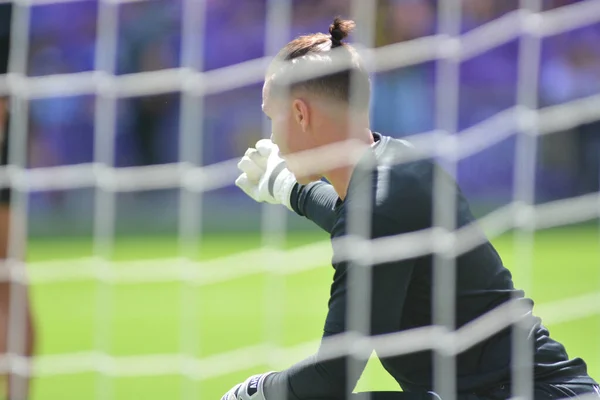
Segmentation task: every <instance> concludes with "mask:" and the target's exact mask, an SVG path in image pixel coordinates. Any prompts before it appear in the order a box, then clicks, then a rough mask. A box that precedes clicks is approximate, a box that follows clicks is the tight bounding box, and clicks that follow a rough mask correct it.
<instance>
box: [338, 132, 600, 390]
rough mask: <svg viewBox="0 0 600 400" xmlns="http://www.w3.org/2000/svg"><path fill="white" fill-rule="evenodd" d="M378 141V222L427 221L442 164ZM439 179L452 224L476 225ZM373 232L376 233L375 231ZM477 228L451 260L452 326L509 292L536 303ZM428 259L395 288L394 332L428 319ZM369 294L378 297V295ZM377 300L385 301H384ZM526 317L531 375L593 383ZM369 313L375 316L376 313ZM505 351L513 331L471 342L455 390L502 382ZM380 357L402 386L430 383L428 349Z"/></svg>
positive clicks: (398, 226)
mask: <svg viewBox="0 0 600 400" xmlns="http://www.w3.org/2000/svg"><path fill="white" fill-rule="evenodd" d="M376 139H378V143H377V144H376V146H375V149H374V153H375V157H376V161H377V165H378V167H377V170H376V173H375V174H376V175H375V176H374V177H372V178H373V179H367V180H366V181H369V185H370V186H371V188H372V194H373V201H374V206H373V212H374V215H377V218H378V220H379V221H384V222H383V223H384V224H386V225H387V226H386V227H384V228H383V229H384V230H385V231H386V235H389V234H390V233H392V234H401V233H406V232H412V231H418V230H422V229H427V228H430V227H432V215H433V199H434V184H433V182H434V174H435V173H436V172H435V171H436V170H437V169H438V168H439V167H437V166H436V165H435V164H434V163H432V162H431V161H429V160H419V161H411V162H405V163H397V161H398V160H399V159H402V156H403V155H407V156H411V155H414V154H415V150H414V149H413V148H412V147H410V146H409V145H407V144H406V143H405V142H403V141H400V140H396V139H392V138H389V137H383V136H379V135H376ZM360 180H361V179H360V178H355V177H354V176H353V179H352V181H351V183H350V186H351V187H350V189H349V190H352V185H355V186H358V185H359V183H358V182H359V181H360ZM363 182H365V181H364V180H363ZM437 184H438V185H439V186H440V187H439V189H438V190H440V189H441V190H440V192H436V193H438V194H439V193H452V194H455V195H456V209H455V212H456V225H457V227H464V226H466V225H470V224H473V223H474V222H475V218H474V217H473V215H472V213H471V211H470V209H469V205H468V203H467V201H466V199H465V197H464V196H463V194H462V193H461V192H460V190H459V189H458V187H457V185H456V183H455V182H454V180H453V179H452V178H450V177H449V176H448V175H445V174H444V178H443V179H442V180H439V181H437ZM438 194H435V195H436V196H437V195H438ZM346 203H347V202H346ZM346 207H347V204H344V205H343V206H342V208H344V209H345V208H346ZM341 211H342V212H341V214H340V215H342V217H341V218H340V221H341V222H342V223H345V222H344V221H345V216H344V215H345V212H343V211H344V210H341ZM382 216H383V218H382ZM385 221H388V222H385ZM375 229H377V228H375ZM374 234H375V235H377V232H374ZM478 234H479V235H480V238H481V240H480V244H479V245H478V246H476V247H475V248H472V249H467V250H465V251H464V252H463V253H462V254H460V255H458V256H457V258H456V260H455V266H456V279H455V288H456V312H455V316H456V318H455V325H456V327H461V326H463V325H464V324H466V323H468V322H469V321H472V320H473V319H475V318H477V317H479V316H481V315H483V314H485V313H486V312H489V311H490V310H492V309H494V308H495V307H497V306H498V305H500V304H502V303H504V302H506V301H508V300H509V299H511V298H516V299H519V300H518V301H521V302H523V304H524V305H525V306H526V308H527V309H528V310H531V309H532V308H533V302H532V301H531V300H530V299H527V298H525V297H524V294H523V292H522V291H520V290H516V289H515V288H514V286H513V282H512V277H511V274H510V272H509V271H508V269H506V268H505V267H504V266H503V263H502V260H501V258H500V256H499V255H498V253H497V252H496V250H495V249H494V247H493V246H492V245H491V244H490V243H489V241H488V240H487V239H486V238H485V235H484V234H483V232H479V233H478ZM433 262H434V261H433V256H432V255H426V256H422V257H419V258H416V259H413V260H412V267H411V268H412V273H411V274H410V283H409V284H408V286H407V289H406V290H399V291H398V296H405V300H404V307H403V311H402V314H401V320H400V321H397V322H398V325H397V328H398V330H406V329H410V328H415V327H422V326H428V325H431V324H432V294H433V293H432V273H433ZM404 265H406V264H404ZM374 276H375V277H376V278H375V279H385V272H384V273H383V274H380V275H377V274H375V275H374ZM399 287H400V285H399ZM373 296H377V293H374V294H373ZM382 301H383V303H386V301H385V300H384V299H382ZM374 313H377V310H374ZM523 317H524V318H526V319H528V320H529V321H530V322H531V335H530V337H531V338H532V339H533V340H535V344H534V349H535V356H534V363H535V375H536V379H544V380H547V381H550V382H563V381H564V379H567V380H569V381H571V382H581V383H593V382H594V381H593V380H592V379H591V378H589V377H588V376H587V374H586V366H585V363H584V362H583V361H582V360H581V359H574V360H568V357H567V354H566V352H565V349H564V347H563V346H562V345H560V344H559V343H557V342H555V341H553V340H552V339H550V338H549V336H548V331H547V330H546V329H545V328H544V327H543V326H541V324H540V320H539V319H538V318H536V317H534V316H533V315H532V314H531V312H528V313H527V314H525V315H524V316H523ZM373 318H374V319H377V316H374V317H373ZM375 333H385V332H375ZM510 357H511V330H510V329H505V330H503V331H501V332H499V333H497V334H496V335H494V336H492V337H491V338H489V339H487V340H485V341H483V342H482V343H477V344H474V346H473V347H471V348H470V349H468V350H467V351H465V352H464V353H462V354H460V355H459V356H458V357H457V376H458V379H457V380H458V389H459V390H460V391H477V389H478V388H485V387H487V388H489V387H490V385H492V386H493V385H494V384H500V383H506V382H507V381H508V380H509V379H510V367H511V361H510ZM382 363H383V365H384V367H385V368H386V369H387V370H388V372H390V373H391V374H392V375H393V376H394V377H395V378H396V380H398V382H399V383H400V384H401V385H402V387H403V388H404V390H422V389H423V388H426V389H431V385H432V365H433V364H432V363H433V354H432V352H430V351H425V352H419V353H413V354H409V355H404V356H398V357H391V358H387V359H382ZM567 377H571V378H567ZM573 377H574V378H573Z"/></svg>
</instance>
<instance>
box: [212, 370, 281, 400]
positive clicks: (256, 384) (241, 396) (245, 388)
mask: <svg viewBox="0 0 600 400" xmlns="http://www.w3.org/2000/svg"><path fill="white" fill-rule="evenodd" d="M274 373H275V372H267V373H266V374H260V375H254V376H251V377H250V378H248V379H246V381H245V382H244V383H238V384H237V385H235V386H234V387H233V388H232V389H231V390H230V391H229V392H227V393H225V394H224V395H223V397H221V400H266V398H265V393H264V389H263V388H264V386H265V379H267V376H269V375H272V374H274Z"/></svg>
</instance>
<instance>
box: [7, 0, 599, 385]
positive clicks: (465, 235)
mask: <svg viewBox="0 0 600 400" xmlns="http://www.w3.org/2000/svg"><path fill="white" fill-rule="evenodd" d="M60 1H65V0H48V1H46V0H37V1H32V0H29V1H25V0H23V1H14V3H15V4H16V5H17V8H18V9H19V12H18V13H17V14H19V13H20V15H21V16H22V17H23V18H26V17H27V12H28V11H27V10H28V8H29V7H30V6H31V5H33V4H45V3H58V2H60ZM2 2H6V1H5V0H4V1H3V0H0V3H2ZM125 2H127V1H123V0H120V1H117V0H111V1H104V2H103V4H104V6H103V10H104V11H102V12H101V13H100V19H101V22H102V19H103V18H104V22H103V23H99V27H100V28H99V29H100V30H102V29H105V30H106V32H105V33H106V35H104V37H105V39H106V43H99V46H98V49H99V50H98V51H99V53H98V54H99V55H100V54H104V56H102V57H108V58H109V59H108V60H104V61H97V64H98V65H97V70H96V71H93V72H83V73H74V74H63V75H49V76H41V77H27V76H25V74H24V73H23V71H24V69H22V68H20V67H19V60H18V57H19V56H15V58H16V59H17V60H16V61H13V68H12V69H11V72H10V73H8V74H6V75H3V76H0V96H4V95H10V96H12V97H13V98H17V99H20V100H21V101H27V100H32V99H40V98H48V97H57V96H75V95H84V94H99V95H101V96H102V98H103V99H104V102H102V101H100V102H98V103H99V104H100V105H99V106H98V109H97V118H98V120H97V122H98V124H97V130H98V131H99V132H100V131H102V130H103V129H104V130H108V131H107V132H105V133H107V134H106V135H105V136H103V137H101V135H100V134H99V133H98V132H97V133H96V135H97V137H98V144H100V146H97V147H98V148H99V150H97V154H96V157H95V160H96V161H95V162H93V163H87V164H79V165H72V166H60V167H50V168H33V169H25V168H23V167H22V165H23V163H19V162H17V163H14V164H12V165H10V166H8V167H5V168H2V169H0V185H1V186H4V187H6V186H8V187H13V188H16V189H18V190H19V191H21V192H23V193H29V192H39V191H50V190H66V189H78V188H96V189H97V190H98V193H99V194H98V204H100V205H98V204H97V205H96V207H103V208H102V212H103V213H106V212H111V210H112V211H113V213H112V215H114V196H115V194H116V193H119V192H136V191H145V190H153V189H180V190H182V191H183V192H186V193H189V194H192V195H194V194H195V195H201V194H202V193H205V192H207V191H211V190H215V189H219V188H223V187H227V186H230V185H232V182H233V181H234V180H235V178H236V177H237V175H238V170H237V168H236V164H237V162H238V159H233V160H228V161H225V162H221V163H217V164H213V165H209V166H205V167H197V166H195V165H194V164H196V163H197V162H198V159H197V158H194V156H193V155H191V156H190V157H188V159H185V158H182V161H180V162H177V163H170V164H164V165H155V166H144V167H129V168H113V167H111V166H110V165H111V164H112V162H111V160H112V157H113V154H112V152H113V151H114V150H111V149H110V146H109V145H107V144H106V143H112V141H111V140H110V138H111V137H112V136H113V135H114V132H112V133H111V132H109V131H110V129H111V128H107V125H102V124H108V125H110V123H109V122H110V121H111V118H110V116H111V115H112V114H114V104H115V101H116V100H117V99H118V98H125V97H134V96H147V95H156V94H161V93H170V92H181V93H182V94H183V95H185V96H189V98H190V99H191V100H190V101H192V102H193V101H194V99H195V100H197V99H199V98H201V97H202V96H204V95H208V94H212V93H219V92H223V91H226V90H231V89H235V88H240V87H244V86H247V85H250V84H256V83H260V82H262V80H263V78H264V73H265V71H266V68H267V66H268V64H269V63H270V61H271V57H270V56H268V57H264V58H261V59H256V60H251V61H248V62H244V63H240V64H236V65H232V66H228V67H224V68H220V69H216V70H212V71H209V72H205V73H202V72H199V69H200V68H199V65H198V63H197V62H195V61H189V60H193V59H194V57H197V55H188V56H187V57H188V61H189V62H184V63H183V65H184V67H182V68H174V69H166V70H160V71H155V72H144V73H135V74H126V75H120V76H116V75H115V74H114V71H113V70H112V69H113V68H111V65H113V64H114V63H113V62H112V61H114V60H110V57H112V56H110V53H111V51H112V53H113V56H114V42H113V43H111V40H112V41H114V40H116V39H115V38H114V28H115V27H114V26H113V25H111V24H114V23H115V21H114V15H113V16H111V12H114V9H115V8H116V7H118V3H125ZM188 3H190V4H192V3H194V2H193V1H189V2H188ZM274 3H277V2H274ZM190 7H192V6H190ZM279 12H280V13H281V15H283V14H284V13H286V12H287V11H286V10H284V9H282V10H280V11H279ZM273 20H274V21H275V20H277V18H275V17H273ZM111 21H112V22H111ZM598 21H600V2H598V1H595V0H588V1H584V2H580V3H576V4H573V5H569V6H564V7H561V8H558V9H554V10H551V11H546V12H534V11H531V10H528V9H527V8H526V7H523V8H521V9H520V10H517V11H514V12H511V13H508V14H506V15H504V16H502V17H501V18H499V19H497V20H494V21H492V22H490V23H488V24H486V25H483V26H481V27H479V28H477V29H474V30H472V31H469V32H468V33H466V34H463V35H462V36H459V37H457V38H452V37H450V36H447V35H443V34H438V35H433V36H428V37H424V38H420V39H416V40H412V41H408V42H403V43H398V44H393V45H389V46H385V47H381V48H377V49H361V51H362V52H363V54H364V56H365V57H366V58H368V59H371V60H373V63H372V68H373V70H375V71H385V70H391V69H395V68H400V67H404V66H408V65H414V64H418V63H423V62H426V61H432V60H440V59H448V60H452V61H453V62H456V63H460V62H462V61H465V60H468V59H470V58H472V57H474V56H476V55H478V54H481V53H483V52H485V51H487V50H489V49H492V48H495V47H497V46H500V45H502V44H505V43H508V42H509V41H512V40H514V39H515V38H517V37H519V36H520V35H521V34H524V33H525V34H528V35H531V36H532V37H535V38H537V39H538V40H539V39H542V38H544V37H549V36H553V35H557V34H560V33H563V32H567V31H569V30H573V29H576V28H578V27H582V26H585V25H587V24H591V23H594V22H598ZM193 23H198V21H196V20H193V18H191V19H190V21H188V24H193ZM17 25H18V23H15V28H14V33H15V36H16V37H21V38H23V37H25V36H26V35H25V34H24V33H23V32H20V33H19V32H18V31H19V28H20V27H19V26H17ZM184 25H185V24H184ZM25 27H26V26H25ZM111 32H112V33H111ZM111 35H113V36H111ZM184 36H185V35H184ZM278 45H279V44H278V43H272V44H269V45H268V47H269V49H268V51H267V53H269V54H273V51H272V50H273V49H275V48H277V46H278ZM26 47H27V46H26V45H25V46H23V48H24V50H22V51H26ZM183 48H186V46H185V45H184V46H183ZM102 49H108V54H109V55H108V56H107V55H106V54H107V53H106V52H103V51H102ZM111 49H112V50H111ZM102 57H97V58H98V59H103V58H102ZM344 67H345V66H344V65H342V64H340V63H337V64H335V63H334V64H333V65H331V68H330V69H328V70H321V71H319V72H315V71H311V70H307V71H304V72H305V74H303V75H302V76H300V77H298V79H305V78H306V77H309V76H315V75H318V74H324V73H329V72H331V71H333V70H339V69H343V68H344ZM191 104H193V103H191ZM106 116H108V117H109V118H105V117H106ZM113 118H114V116H113ZM597 119H600V94H597V95H593V96H590V97H587V98H583V99H580V100H576V101H572V102H569V103H565V104H561V105H556V106H552V107H545V108H540V109H535V107H534V108H531V107H529V105H528V104H523V103H521V102H520V103H519V104H517V105H516V106H514V107H511V108H509V109H506V110H504V111H502V112H500V113H499V114H497V115H495V116H493V117H491V118H489V119H487V120H485V121H483V122H481V123H479V124H477V125H475V126H473V127H471V128H469V129H466V130H464V131H461V132H458V133H457V134H455V135H447V133H446V132H439V131H432V132H427V133H423V134H419V135H415V136H413V137H409V138H406V139H407V140H409V141H411V142H413V143H414V144H415V145H416V146H417V147H419V148H420V149H421V150H422V153H423V157H430V156H442V157H445V158H446V159H447V160H450V162H454V163H456V162H458V161H460V160H462V159H464V158H465V157H468V156H470V155H472V154H475V153H478V152H480V151H482V150H484V149H486V148H489V147H491V146H493V145H494V144H496V143H499V142H500V141H502V140H504V139H506V138H508V137H510V136H511V135H514V134H515V132H517V131H521V132H523V131H525V132H528V134H529V135H530V136H532V137H534V138H535V137H539V136H542V135H549V134H552V133H555V132H559V131H563V130H566V129H569V128H573V127H576V126H578V125H580V124H583V123H586V122H591V121H595V120H597ZM101 121H104V122H101ZM182 131H186V129H184V128H182ZM187 131H190V129H187ZM188 136H189V135H188ZM182 137H186V134H185V133H182ZM17 141H18V140H17ZM102 143H104V144H102ZM15 146H17V145H15ZM353 149H354V147H353V143H352V142H351V141H349V142H348V143H346V144H345V145H344V146H340V147H336V148H335V149H333V148H327V149H321V150H319V151H320V152H322V154H321V156H319V157H314V154H303V155H298V157H311V160H313V165H314V167H315V169H317V170H322V169H323V168H324V167H330V166H331V165H336V163H337V164H340V163H344V162H347V157H348V154H352V151H353ZM323 154H327V157H323V156H322V155H323ZM315 159H317V160H324V161H322V162H317V163H315V162H314V160H315ZM398 161H407V160H406V159H403V160H398ZM325 163H326V164H327V165H324V164H325ZM191 199H195V197H193V196H192V197H191ZM188 200H189V199H188ZM182 204H191V203H190V202H189V201H188V203H186V200H182ZM197 207H198V206H189V207H188V208H186V210H188V212H190V213H191V212H198V208H197ZM107 210H108V211H107ZM194 210H195V211H194ZM269 212H271V211H269ZM272 212H275V213H278V212H279V211H272ZM599 216H600V193H593V194H588V195H584V196H579V197H574V198H569V199H565V200H559V201H553V202H549V203H545V204H540V205H533V204H531V202H527V201H522V199H518V198H517V199H515V200H514V201H513V202H511V203H510V204H508V205H506V206H504V207H502V208H499V209H497V210H496V211H494V212H492V213H490V214H488V215H487V216H485V217H483V218H482V219H480V220H479V221H478V224H479V225H480V226H481V227H482V228H483V230H484V231H485V232H486V234H487V235H488V238H494V237H496V236H498V235H501V234H503V233H505V232H507V231H509V230H511V229H514V228H515V227H517V228H519V227H528V229H530V230H533V231H534V230H538V229H544V228H550V227H555V226H561V225H565V224H571V223H576V222H581V221H586V220H589V219H593V218H597V217H599ZM273 219H274V218H265V220H273ZM181 220H182V221H184V220H185V218H181ZM96 228H97V231H96V234H97V243H96V244H97V245H98V248H97V251H96V254H97V256H94V257H89V258H82V259H79V260H73V259H68V260H54V261H51V262H36V263H29V264H28V265H27V269H28V271H31V272H30V274H29V277H28V278H29V281H30V282H32V283H34V284H37V285H39V284H52V283H56V282H76V281H89V280H95V281H97V282H99V283H101V284H105V285H106V287H107V288H110V287H112V286H114V285H133V284H135V285H140V284H145V283H155V282H170V281H172V282H182V283H185V284H187V285H189V286H190V287H191V288H192V289H193V290H197V289H198V288H201V287H203V286H205V285H211V284H214V283H217V282H225V281H228V280H232V279H239V278H240V277H243V276H250V275H255V274H263V273H268V274H269V275H272V276H285V275H293V274H297V273H300V272H302V271H306V270H310V269H314V268H317V267H321V266H323V264H324V263H325V262H326V260H328V259H329V257H330V256H331V244H330V243H328V242H326V243H318V244H311V245H307V246H303V247H299V248H296V249H292V250H286V251H283V250H280V249H277V248H276V246H265V247H264V248H261V249H257V250H251V251H247V252H241V253H237V254H234V255H231V256H227V257H223V258H219V259H215V260H210V261H194V260H193V257H184V256H181V257H177V258H169V259H160V260H151V261H146V260H145V261H133V262H132V261H128V262H116V261H108V260H107V257H106V255H107V254H110V249H107V248H106V247H103V246H108V247H110V245H108V244H106V243H104V242H103V240H105V239H106V238H107V237H109V236H110V235H111V234H112V226H111V223H110V222H106V225H102V224H98V225H97V226H96ZM278 229H279V228H278V227H276V226H273V227H271V231H272V232H277V231H278ZM479 229H480V228H479V227H476V226H466V227H463V228H460V229H458V230H451V231H446V230H442V229H439V228H433V229H429V230H425V231H420V232H415V233H408V234H402V235H398V236H395V237H386V238H382V239H377V240H372V241H366V242H361V243H358V245H357V242H356V240H357V239H355V238H348V239H343V240H340V241H338V243H334V246H336V247H337V246H339V249H340V252H339V254H340V257H342V258H345V259H349V260H351V259H356V258H357V257H358V256H359V255H357V254H356V252H357V251H359V250H360V251H364V250H365V249H366V250H367V251H368V252H369V254H372V259H371V260H370V261H371V262H374V263H378V262H384V261H390V260H397V259H403V258H409V257H415V256H418V255H424V254H430V253H432V252H433V253H436V254H444V255H445V256H446V257H456V256H457V255H460V254H462V253H464V252H466V251H468V250H470V249H472V248H474V247H475V246H477V245H479V244H481V243H482V241H483V240H486V239H485V238H482V236H481V235H480V234H479ZM181 232H182V233H181V235H182V236H186V235H187V236H186V238H187V239H188V242H190V243H191V242H193V241H194V240H196V239H197V236H194V234H193V233H192V232H194V229H193V227H188V228H186V229H183V228H182V230H181ZM186 232H187V233H186ZM265 260H277V266H281V268H275V267H276V265H274V263H273V262H265ZM165 265H169V268H165V267H164V266H165ZM8 266H9V268H7V269H2V270H3V271H7V274H8V276H3V277H2V278H3V279H10V280H13V281H19V282H25V276H24V273H23V270H24V269H23V266H24V263H23V262H21V261H14V260H9V262H8ZM277 284H278V283H277V281H273V285H277ZM109 290H110V289H109ZM516 307H517V306H516V305H515V304H513V303H512V302H509V303H507V304H505V305H503V306H502V307H499V308H497V309H495V310H493V311H491V312H489V313H488V314H486V315H484V316H482V317H481V318H479V319H478V320H476V321H473V322H472V323H470V324H468V325H466V326H464V327H462V328H460V329H458V330H456V331H453V330H447V329H443V328H440V327H431V328H425V329H418V330H415V331H407V332H401V333H397V334H392V335H386V336H383V337H378V338H374V339H371V338H360V339H359V340H358V342H356V341H354V342H353V345H352V346H349V345H348V343H349V342H348V340H355V339H356V338H355V337H354V338H353V337H348V336H342V337H340V338H336V339H335V341H336V342H337V343H335V345H334V346H332V347H331V348H332V349H333V350H332V354H331V357H334V356H336V355H340V354H348V353H351V354H355V355H358V356H361V357H368V355H369V354H370V351H369V350H368V349H371V348H375V349H377V351H378V353H379V354H380V355H385V354H396V355H397V354H402V353H409V352H414V351H418V350H421V349H436V350H439V351H440V352H442V353H444V354H446V355H455V354H458V353H460V352H461V351H462V350H464V349H466V348H468V347H469V346H472V345H474V344H476V343H477V342H479V341H481V340H484V339H485V338H487V337H489V336H491V335H493V334H494V333H496V332H498V331H499V330H501V329H503V328H505V327H507V326H510V325H511V324H513V323H515V322H516V320H515V317H514V316H515V315H519V314H520V313H519V312H515V311H519V310H515V308H516ZM99 310H100V308H99ZM102 310H104V311H103V313H104V314H103V315H99V316H98V318H99V323H100V322H101V321H102V319H103V318H106V313H107V312H109V310H110V308H108V307H104V308H102ZM107 310H108V311H107ZM574 310H575V311H574ZM567 311H568V312H567ZM274 312H277V310H274ZM538 312H539V313H540V314H544V315H545V316H546V319H545V323H546V324H554V323H562V322H567V321H571V320H575V319H579V318H582V317H586V316H591V315H595V314H598V313H600V293H596V292H594V293H589V294H587V295H582V296H580V297H573V298H569V299H566V300H563V301H558V302H555V303H547V304H544V305H542V306H539V307H538ZM97 348H98V350H97V351H92V352H85V353H72V354H62V355H43V356H39V357H36V358H35V361H34V362H35V368H34V369H33V371H32V373H33V374H34V375H35V376H42V377H43V376H51V375H62V374H72V373H80V372H86V371H90V372H91V371H99V372H101V373H103V374H105V375H106V376H108V377H122V376H155V375H172V374H181V375H184V376H188V377H190V378H191V379H207V378H213V377H217V376H221V375H225V374H229V373H232V372H235V371H241V370H246V369H248V368H251V367H254V366H259V365H263V364H264V363H265V357H266V356H265V350H266V349H268V353H269V356H268V357H271V358H273V359H276V360H278V362H280V363H282V364H284V365H285V364H289V363H291V362H295V361H297V360H298V359H299V358H300V356H299V355H303V354H306V353H307V352H308V351H309V350H307V349H314V348H315V343H314V342H311V343H306V344H303V345H300V346H296V347H288V348H277V347H275V348H274V347H273V346H271V345H267V344H265V345H260V346H256V347H249V348H244V349H240V350H236V351H232V352H228V353H224V354H219V355H215V356H211V357H204V358H196V357H193V356H187V355H185V353H186V352H185V351H184V352H182V353H181V354H155V355H144V356H124V357H120V356H111V355H109V354H108V352H106V351H103V349H106V348H107V346H106V343H104V344H101V345H98V347H97ZM188 350H189V349H188ZM366 352H368V353H369V354H366ZM189 353H190V354H192V353H194V351H192V350H190V351H189ZM0 370H1V371H6V370H11V371H13V372H16V373H19V374H27V373H28V370H27V368H26V363H25V360H23V359H21V358H20V357H17V356H14V355H13V356H11V355H9V356H7V357H4V358H2V360H0Z"/></svg>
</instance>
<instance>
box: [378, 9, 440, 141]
mask: <svg viewBox="0 0 600 400" xmlns="http://www.w3.org/2000/svg"><path fill="white" fill-rule="evenodd" d="M384 18H385V19H384V21H382V22H383V25H384V26H385V28H384V30H385V36H384V40H385V42H384V43H383V44H393V43H398V42H403V41H406V40H411V39H415V38H418V37H421V36H425V35H429V34H431V33H432V30H433V26H434V20H435V10H434V9H433V7H432V5H431V4H430V3H429V1H427V0H393V1H391V2H390V3H389V8H388V10H387V12H386V13H385V17H384ZM432 72H433V69H432V65H431V64H430V63H428V64H420V65H413V66H409V67H405V68H400V69H396V70H391V71H389V72H384V73H379V74H377V75H376V77H375V79H374V81H373V107H372V122H373V127H374V129H375V130H378V131H381V132H383V133H385V134H389V135H396V136H405V135H409V134H414V133H419V132H424V131H427V130H431V129H432V128H433V125H432V123H433V122H432V121H433V109H432V105H433V104H434V103H433V100H434V99H433V90H432V89H433V85H432V82H433V73H432Z"/></svg>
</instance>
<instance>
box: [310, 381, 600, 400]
mask: <svg viewBox="0 0 600 400" xmlns="http://www.w3.org/2000/svg"><path fill="white" fill-rule="evenodd" d="M580 396H585V397H586V399H589V398H592V399H594V398H597V399H600V387H599V386H598V385H592V384H582V383H563V384H555V383H545V382H540V383H536V384H535V386H534V400H558V399H576V398H579V397H580ZM511 397H512V396H511V393H510V388H508V387H506V386H500V387H498V388H496V389H494V390H491V391H490V392H489V393H487V394H459V395H458V396H456V399H457V400H506V399H510V398H511ZM315 400H317V399H315ZM349 400H440V397H439V396H437V395H435V394H432V393H427V392H422V393H418V392H371V393H356V394H353V395H352V396H351V397H350V398H349ZM441 400H443V399H441Z"/></svg>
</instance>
